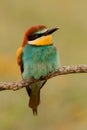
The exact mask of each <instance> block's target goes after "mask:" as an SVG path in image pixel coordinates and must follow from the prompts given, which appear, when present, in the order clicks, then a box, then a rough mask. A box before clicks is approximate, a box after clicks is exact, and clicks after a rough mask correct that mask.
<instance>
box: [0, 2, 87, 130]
mask: <svg viewBox="0 0 87 130" xmlns="http://www.w3.org/2000/svg"><path fill="white" fill-rule="evenodd" d="M37 24H44V25H47V26H48V27H59V28H60V30H59V31H57V32H56V33H55V34H54V43H55V46H56V47H57V49H58V52H59V55H60V61H61V65H62V66H63V65H77V64H87V0H43V1H41V0H7V1H6V0H1V1H0V82H1V81H7V82H9V81H19V80H21V75H20V70H19V67H18V66H17V62H16V54H15V53H16V50H17V48H18V47H19V46H20V45H21V43H22V40H23V34H24V31H25V30H26V29H27V28H28V27H30V26H31V25H37ZM38 111H39V112H38V113H39V114H38V117H34V116H33V114H32V111H31V109H29V108H28V96H27V94H26V91H25V89H21V90H18V91H15V92H13V91H2V92H0V130H36V129H37V130H57V129H58V130H82V129H84V130H87V74H72V75H64V76H59V77H55V78H53V79H50V80H49V81H48V82H47V84H46V85H45V87H44V88H43V89H42V91H41V105H40V106H39V108H38Z"/></svg>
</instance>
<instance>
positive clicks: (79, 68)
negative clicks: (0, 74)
mask: <svg viewBox="0 0 87 130" xmlns="http://www.w3.org/2000/svg"><path fill="white" fill-rule="evenodd" d="M72 73H87V65H76V66H63V67H60V68H58V69H57V70H56V71H55V72H54V73H50V74H49V75H47V76H46V77H41V78H40V79H39V80H35V79H31V80H30V81H28V80H21V81H19V82H10V83H7V82H1V83H0V91H1V90H18V89H21V88H23V87H26V86H29V85H30V84H32V83H34V82H37V81H40V80H48V79H50V78H53V77H55V76H59V75H65V74H72Z"/></svg>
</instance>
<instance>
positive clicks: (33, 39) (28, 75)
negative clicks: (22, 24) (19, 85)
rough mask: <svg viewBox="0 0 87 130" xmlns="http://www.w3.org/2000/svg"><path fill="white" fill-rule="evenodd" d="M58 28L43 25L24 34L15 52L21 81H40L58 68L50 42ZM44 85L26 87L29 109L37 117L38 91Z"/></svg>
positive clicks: (57, 59) (56, 58) (55, 54)
mask: <svg viewBox="0 0 87 130" xmlns="http://www.w3.org/2000/svg"><path fill="white" fill-rule="evenodd" d="M56 30H58V28H51V29H49V28H47V27H46V26H44V25H37V26H32V27H30V28H29V29H27V31H26V32H25V34H24V40H23V43H22V45H21V47H20V48H19V49H18V50H17V62H18V65H19V66H20V69H21V74H22V78H23V79H28V80H31V79H32V78H34V79H40V77H41V76H47V75H48V74H49V73H51V72H54V71H55V70H56V69H58V67H59V66H60V62H59V57H58V54H57V51H56V48H55V46H54V45H53V41H52V33H53V32H55V31H56ZM45 83H46V80H44V81H38V82H36V83H33V84H31V85H30V86H28V87H26V90H27V93H28V95H29V97H30V101H29V107H31V108H32V110H33V114H34V115H37V107H38V105H39V104H40V90H41V88H42V87H43V85H44V84H45Z"/></svg>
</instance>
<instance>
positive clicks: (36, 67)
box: [22, 44, 60, 79]
mask: <svg viewBox="0 0 87 130" xmlns="http://www.w3.org/2000/svg"><path fill="white" fill-rule="evenodd" d="M22 61H23V67H24V71H23V78H24V79H30V78H32V77H33V78H35V79H39V78H40V77H41V76H46V75H48V73H50V72H54V71H55V70H56V69H57V68H58V67H59V65H60V63H59V58H58V54H57V52H56V49H55V47H54V46H53V45H49V46H33V45H29V44H27V45H26V46H25V47H24V50H23V53H22Z"/></svg>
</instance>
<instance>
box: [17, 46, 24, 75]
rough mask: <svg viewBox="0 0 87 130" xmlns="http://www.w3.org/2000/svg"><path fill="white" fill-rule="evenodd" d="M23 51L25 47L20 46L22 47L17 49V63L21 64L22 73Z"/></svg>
mask: <svg viewBox="0 0 87 130" xmlns="http://www.w3.org/2000/svg"><path fill="white" fill-rule="evenodd" d="M22 52H23V47H20V48H19V49H18V50H17V52H16V56H17V63H18V65H19V66H20V69H21V73H22V72H23V62H22Z"/></svg>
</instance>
